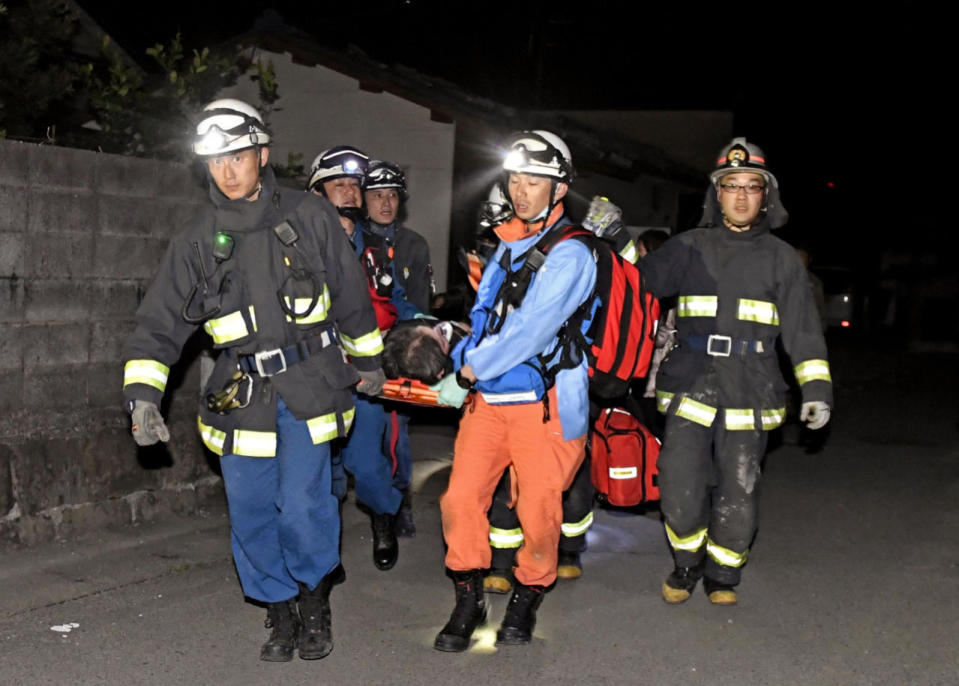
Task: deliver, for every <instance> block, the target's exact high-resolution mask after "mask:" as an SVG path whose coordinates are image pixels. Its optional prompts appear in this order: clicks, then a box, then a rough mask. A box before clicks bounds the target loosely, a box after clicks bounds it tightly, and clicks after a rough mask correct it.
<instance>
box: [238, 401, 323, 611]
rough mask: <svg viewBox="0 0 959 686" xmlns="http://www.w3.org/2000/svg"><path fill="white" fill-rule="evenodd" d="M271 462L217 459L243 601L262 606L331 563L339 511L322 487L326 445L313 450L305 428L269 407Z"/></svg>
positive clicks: (292, 592)
mask: <svg viewBox="0 0 959 686" xmlns="http://www.w3.org/2000/svg"><path fill="white" fill-rule="evenodd" d="M276 425H277V426H276V430H277V450H276V459H272V460H264V459H260V458H255V457H244V456H241V455H235V454H230V455H226V456H224V457H223V458H222V459H221V460H220V466H221V468H222V470H223V483H224V485H225V487H226V496H227V504H228V506H229V510H230V529H231V538H232V543H233V559H234V562H235V563H236V570H237V573H238V575H239V577H240V585H241V586H242V587H243V593H244V595H246V596H248V597H250V598H253V599H254V600H259V601H262V602H267V603H274V602H280V601H283V600H287V599H289V598H294V597H296V595H297V593H298V592H299V590H298V587H297V582H298V581H300V582H302V583H304V584H306V585H308V586H311V587H312V586H315V585H316V584H318V583H319V582H320V579H322V578H323V577H324V576H326V575H327V574H328V573H329V572H330V571H332V570H333V568H334V567H336V565H337V564H339V542H340V513H339V506H338V503H337V500H336V498H335V497H334V496H333V494H332V493H331V488H330V459H329V456H330V444H329V443H321V444H319V445H314V444H313V441H312V440H311V439H310V432H309V429H307V427H306V422H305V421H301V420H298V419H296V418H294V417H293V415H292V414H291V413H290V411H289V410H288V409H287V407H286V404H285V403H284V402H283V400H282V399H279V400H278V403H277V416H276Z"/></svg>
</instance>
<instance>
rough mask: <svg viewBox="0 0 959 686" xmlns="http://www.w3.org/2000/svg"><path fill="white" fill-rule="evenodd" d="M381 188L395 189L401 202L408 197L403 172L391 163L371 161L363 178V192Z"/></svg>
mask: <svg viewBox="0 0 959 686" xmlns="http://www.w3.org/2000/svg"><path fill="white" fill-rule="evenodd" d="M383 188H395V189H397V191H398V192H399V195H400V198H401V199H403V200H406V199H407V198H408V197H409V193H407V191H406V175H405V174H404V173H403V170H402V169H400V168H399V167H398V166H397V165H395V164H393V163H392V162H386V161H385V160H373V161H371V162H370V164H369V166H368V167H367V169H366V174H365V176H364V177H363V190H364V191H374V190H379V189H383Z"/></svg>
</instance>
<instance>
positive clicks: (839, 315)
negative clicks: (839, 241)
mask: <svg viewBox="0 0 959 686" xmlns="http://www.w3.org/2000/svg"><path fill="white" fill-rule="evenodd" d="M811 271H812V272H813V273H814V274H815V275H816V276H818V277H819V278H820V279H822V286H823V294H824V295H825V301H826V326H828V327H829V328H833V327H838V328H842V329H851V328H854V327H856V326H857V322H856V305H857V302H856V295H855V290H854V288H853V283H854V281H853V273H852V270H851V269H849V268H848V267H821V266H819V265H814V266H813V267H812V269H811Z"/></svg>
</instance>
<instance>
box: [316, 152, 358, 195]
mask: <svg viewBox="0 0 959 686" xmlns="http://www.w3.org/2000/svg"><path fill="white" fill-rule="evenodd" d="M369 161H370V158H369V156H368V155H367V154H366V153H364V152H362V151H360V150H359V149H358V148H355V147H353V146H352V145H338V146H336V147H335V148H330V149H329V150H324V151H323V152H321V153H320V154H319V155H317V156H316V158H315V159H314V160H313V164H312V165H311V166H310V181H309V183H308V184H307V189H308V190H315V189H316V188H317V186H319V185H320V184H323V183H326V182H327V181H332V180H334V179H339V178H342V177H344V176H352V177H355V178H357V179H360V180H361V181H362V179H363V176H364V175H365V174H366V169H367V165H368V164H369ZM321 190H322V189H321Z"/></svg>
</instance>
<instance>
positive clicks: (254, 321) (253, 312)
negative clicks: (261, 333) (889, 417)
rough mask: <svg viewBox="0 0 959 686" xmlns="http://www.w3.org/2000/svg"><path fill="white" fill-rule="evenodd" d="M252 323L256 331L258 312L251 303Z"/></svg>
mask: <svg viewBox="0 0 959 686" xmlns="http://www.w3.org/2000/svg"><path fill="white" fill-rule="evenodd" d="M250 323H251V324H253V331H254V333H255V332H256V330H257V329H256V312H255V311H254V310H253V305H250Z"/></svg>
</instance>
